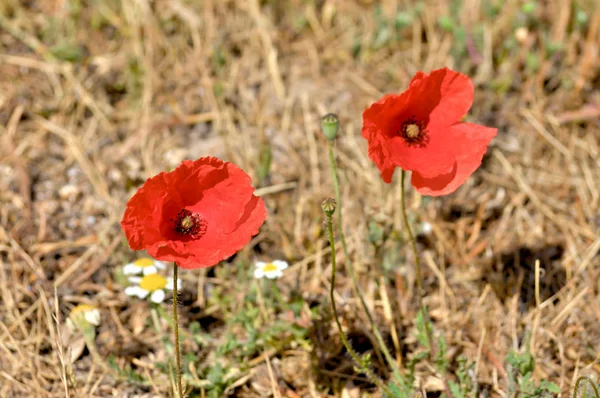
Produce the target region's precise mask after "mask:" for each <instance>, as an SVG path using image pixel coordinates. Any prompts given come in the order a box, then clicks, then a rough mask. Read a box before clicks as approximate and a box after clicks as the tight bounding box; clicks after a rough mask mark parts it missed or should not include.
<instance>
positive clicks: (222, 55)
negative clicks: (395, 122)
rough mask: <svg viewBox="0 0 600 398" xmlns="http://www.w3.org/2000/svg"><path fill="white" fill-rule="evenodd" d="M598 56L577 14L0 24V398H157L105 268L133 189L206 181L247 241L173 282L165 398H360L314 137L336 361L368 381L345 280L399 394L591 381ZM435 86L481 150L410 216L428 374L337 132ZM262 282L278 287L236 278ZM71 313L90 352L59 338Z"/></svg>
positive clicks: (130, 10) (583, 3)
mask: <svg viewBox="0 0 600 398" xmlns="http://www.w3.org/2000/svg"><path fill="white" fill-rule="evenodd" d="M599 43H600V6H599V4H598V2H597V1H596V0H538V1H523V0H506V1H502V0H439V1H407V0H405V1H402V0H395V1H394V0H389V1H383V0H382V1H368V0H363V1H350V0H348V1H346V0H344V1H342V0H324V1H316V0H302V1H300V0H290V1H268V0H265V1H259V0H247V1H228V0H201V1H192V0H154V1H152V0H89V1H84V0H21V1H18V0H2V2H1V3H0V142H1V143H0V265H1V267H0V292H1V300H0V349H1V351H2V354H1V357H2V360H1V361H0V396H2V397H64V396H71V397H80V396H81V397H84V396H85V397H88V396H90V397H159V396H168V395H169V394H170V392H169V391H170V389H171V380H172V370H171V368H170V362H169V361H170V358H171V356H172V353H173V343H172V336H171V330H172V329H171V328H170V326H169V322H168V319H169V316H168V315H169V314H170V308H169V302H170V297H167V299H166V300H165V303H163V304H159V305H156V304H153V303H149V302H148V301H144V300H140V299H138V298H136V297H129V296H127V295H125V293H124V289H125V287H126V286H127V284H128V282H127V279H126V278H123V275H122V267H123V266H124V265H125V264H127V263H130V262H131V261H133V260H135V259H136V258H138V257H141V256H142V255H143V253H134V252H132V251H131V250H130V249H129V248H128V245H127V241H126V239H125V237H124V234H123V233H122V231H121V229H120V225H119V222H120V219H121V217H122V214H123V211H124V207H125V203H126V201H127V200H128V199H129V197H130V196H131V195H132V194H133V192H134V191H135V189H136V188H137V187H138V186H140V185H141V183H143V181H144V180H145V179H146V178H148V177H150V176H152V175H154V174H156V173H158V172H160V171H163V170H171V169H173V168H174V167H176V166H177V165H178V164H179V163H180V162H181V161H182V160H184V159H196V158H199V157H201V156H207V155H210V156H217V157H220V158H222V159H224V160H227V161H233V162H235V163H237V164H238V165H239V166H240V167H241V168H242V169H244V170H245V171H246V172H248V173H249V174H250V175H251V176H252V178H253V181H254V184H255V186H256V187H257V188H258V192H259V193H260V194H261V195H262V196H263V198H264V200H265V203H266V205H267V208H268V211H269V217H268V219H267V221H266V223H265V225H264V226H263V227H262V229H261V232H260V234H259V235H257V237H256V238H254V239H253V240H252V242H251V243H250V244H249V245H248V246H247V247H246V248H245V249H244V250H242V251H241V252H240V253H238V254H237V255H236V256H234V257H233V258H232V259H230V260H229V261H227V262H225V263H222V264H220V265H218V266H216V267H213V268H210V269H204V270H193V271H185V272H182V273H181V274H182V277H183V287H182V290H181V301H182V306H181V315H180V316H181V319H180V324H181V325H182V328H183V329H184V330H185V331H186V332H185V333H184V336H183V352H184V354H185V357H184V372H185V380H186V383H187V384H188V386H189V388H190V396H193V397H204V396H209V397H220V396H240V397H259V396H274V397H334V396H342V397H352V398H353V397H360V396H374V397H375V396H380V395H379V393H377V392H376V391H375V388H374V386H373V385H372V384H371V383H370V382H369V381H368V380H367V379H366V378H365V377H364V375H360V374H357V373H356V372H355V371H354V369H353V364H352V362H351V360H350V357H349V356H348V354H347V353H346V351H345V350H344V348H343V346H342V344H341V342H340V338H339V335H338V333H337V329H336V328H335V326H334V323H333V322H332V318H331V313H330V309H329V302H328V299H327V291H328V287H329V273H330V248H329V245H328V243H327V241H326V238H325V236H324V234H323V228H322V227H323V224H322V222H323V216H322V212H321V208H320V203H321V202H322V201H323V200H324V199H325V198H326V197H327V196H331V195H333V188H332V185H331V177H330V172H329V169H328V158H327V145H326V140H325V138H324V137H323V136H322V135H321V132H320V117H321V116H322V115H324V114H325V113H328V112H335V113H337V114H338V115H339V117H340V120H341V126H342V127H341V131H340V134H339V136H338V139H337V141H336V157H337V161H338V165H339V167H340V179H341V184H342V186H341V189H342V195H343V197H344V198H345V201H344V202H343V206H342V208H343V211H344V215H345V220H344V225H343V226H342V227H343V228H344V231H345V233H346V239H347V241H348V244H349V249H350V258H345V257H344V256H342V255H341V254H340V253H338V258H339V263H340V266H341V270H340V275H339V278H338V283H337V286H336V292H337V293H336V294H337V300H338V305H339V307H340V310H341V312H342V315H343V326H344V328H346V330H347V333H348V334H349V336H350V340H351V343H352V345H353V346H354V347H355V349H356V350H357V351H359V352H360V353H361V354H371V358H372V359H371V365H372V368H373V369H374V371H375V372H376V373H377V374H379V375H380V376H381V377H383V378H386V379H387V378H388V377H389V372H388V370H387V367H386V366H385V363H384V362H383V361H382V359H381V354H380V353H379V351H378V349H377V348H376V347H374V343H373V336H372V333H371V331H370V330H369V328H368V327H367V326H366V325H368V322H366V318H365V314H364V312H363V311H362V310H361V306H360V303H359V302H358V301H357V299H356V297H355V295H354V294H353V291H352V288H351V284H350V282H349V279H348V278H347V276H346V275H347V274H346V272H345V265H346V264H347V263H348V261H352V262H353V263H354V265H355V267H356V268H357V271H358V274H359V282H360V286H361V288H362V289H363V291H364V292H365V295H366V298H367V302H368V305H369V306H370V307H371V309H372V312H373V314H374V316H375V319H376V322H377V324H378V325H379V327H380V329H381V331H382V333H383V334H384V337H385V338H386V341H387V342H388V344H389V347H390V350H391V351H392V353H393V354H394V355H395V356H396V359H397V361H398V362H399V363H401V364H402V369H403V372H404V374H405V375H406V377H407V380H409V381H408V382H407V383H408V385H409V386H413V387H412V388H413V389H414V392H415V393H416V392H421V393H423V394H427V396H432V397H437V396H440V395H441V394H443V393H444V391H445V385H444V380H449V381H451V382H452V385H453V386H458V387H452V395H453V396H454V397H459V396H465V397H466V396H502V397H506V396H514V395H515V394H517V391H519V390H521V391H522V392H521V394H525V393H524V392H523V391H528V393H530V395H527V396H541V394H545V393H547V392H553V393H554V394H565V396H568V395H567V394H569V393H570V391H572V385H573V383H574V381H575V379H576V378H577V377H578V376H581V375H586V376H589V377H592V378H593V379H594V380H595V378H596V376H597V373H598V372H599V371H600V364H599V362H598V361H599V357H598V353H599V352H600V330H599V328H598V325H599V324H600V322H599V321H600V301H599V289H600V285H599V283H598V281H599V280H600V279H599V273H600V256H599V254H598V251H599V249H600V238H599V237H598V235H599V234H598V231H599V230H600V212H599V209H600V168H599V166H600V146H599V143H600V90H599V88H600V73H599V72H600V63H599V62H598V59H599V51H600V49H599V46H600V44H599ZM444 66H448V67H450V68H452V69H455V70H458V71H461V72H463V73H466V74H468V75H469V76H470V77H471V78H472V79H473V81H474V83H475V86H476V89H475V103H474V104H473V107H472V109H471V111H470V112H469V114H468V116H467V120H468V121H472V122H475V123H480V124H485V125H488V126H492V127H496V128H498V136H497V137H496V138H495V139H494V141H493V142H492V145H491V146H490V148H489V149H488V153H487V154H486V156H485V158H484V162H483V165H482V167H481V168H480V169H479V170H478V171H477V172H476V173H475V174H474V175H473V176H472V177H471V178H470V179H469V181H468V182H467V183H466V184H465V185H464V186H463V187H461V188H460V189H459V190H458V191H457V192H456V193H454V194H453V195H451V196H448V197H443V198H427V197H420V196H419V195H418V194H417V193H415V192H414V191H412V190H409V208H410V211H411V217H412V222H413V225H414V226H415V228H416V231H417V232H418V248H419V251H420V253H421V259H422V261H423V266H424V269H423V272H424V288H425V292H426V297H425V303H426V304H427V306H428V307H429V309H430V313H431V317H432V321H433V324H434V328H435V333H436V341H437V340H438V339H439V341H443V342H444V343H443V345H442V343H440V347H443V348H440V349H441V351H442V352H443V353H444V356H443V361H441V363H438V362H436V361H432V360H430V359H421V360H420V361H418V363H417V365H416V366H415V367H414V369H412V370H411V369H410V367H409V366H408V365H409V364H410V362H411V360H412V359H415V358H416V357H418V354H419V353H420V352H423V347H422V344H421V343H420V339H419V332H418V330H417V328H416V324H415V316H416V313H417V310H418V308H417V306H416V299H415V295H414V292H415V287H414V282H415V273H414V256H413V255H412V252H411V250H410V246H409V245H407V244H406V242H407V241H406V239H407V235H406V233H405V231H404V230H403V227H402V220H401V213H400V201H399V198H400V186H399V184H398V182H397V181H395V182H394V183H393V184H391V185H386V184H384V183H383V182H382V181H381V180H380V178H379V173H378V171H377V168H376V167H375V165H374V164H373V163H372V162H371V161H370V160H369V158H368V156H367V150H366V147H367V146H366V141H365V140H364V139H363V138H362V137H361V135H360V128H361V123H362V111H363V110H364V109H365V108H366V107H367V106H368V105H369V104H371V103H372V102H373V101H375V100H377V99H378V98H379V97H380V96H381V95H382V94H384V93H392V92H400V91H403V90H404V89H406V87H407V84H408V82H409V81H410V78H411V77H412V76H413V75H414V73H415V72H417V71H420V70H422V71H425V72H429V71H430V70H432V69H435V68H440V67H444ZM396 178H397V177H396ZM276 259H280V260H285V261H287V262H289V264H290V267H289V268H288V269H287V270H285V271H284V276H283V277H282V278H280V279H278V280H255V279H254V278H253V269H254V262H255V261H259V260H260V261H272V260H276ZM536 259H537V260H539V264H540V267H539V272H537V273H536V270H535V267H534V263H535V260H536ZM167 272H170V271H169V270H167ZM82 303H83V304H89V305H91V306H95V307H97V309H98V310H99V313H100V315H101V322H99V325H98V326H95V325H92V327H88V328H87V329H86V328H79V329H78V328H77V327H73V322H67V320H68V319H73V316H72V310H73V309H74V308H76V306H77V305H78V304H82ZM88 326H89V325H88ZM549 383H553V384H552V386H551V387H548V386H550V384H549ZM535 394H537V395H535ZM409 396H410V395H409ZM523 396H525V395H523Z"/></svg>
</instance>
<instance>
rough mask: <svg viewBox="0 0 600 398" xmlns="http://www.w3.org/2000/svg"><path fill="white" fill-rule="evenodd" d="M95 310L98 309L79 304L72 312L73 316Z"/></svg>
mask: <svg viewBox="0 0 600 398" xmlns="http://www.w3.org/2000/svg"><path fill="white" fill-rule="evenodd" d="M94 309H96V307H94V306H93V305H89V304H79V305H77V307H75V308H73V311H71V314H77V313H79V312H87V311H92V310H94Z"/></svg>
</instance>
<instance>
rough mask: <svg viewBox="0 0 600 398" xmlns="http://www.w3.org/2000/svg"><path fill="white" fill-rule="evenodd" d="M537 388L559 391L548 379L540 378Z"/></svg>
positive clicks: (553, 391)
mask: <svg viewBox="0 0 600 398" xmlns="http://www.w3.org/2000/svg"><path fill="white" fill-rule="evenodd" d="M538 389H539V390H542V391H548V392H551V393H554V394H558V393H560V387H559V386H558V385H556V384H555V383H552V382H551V381H548V380H542V381H541V382H540V386H539V387H538Z"/></svg>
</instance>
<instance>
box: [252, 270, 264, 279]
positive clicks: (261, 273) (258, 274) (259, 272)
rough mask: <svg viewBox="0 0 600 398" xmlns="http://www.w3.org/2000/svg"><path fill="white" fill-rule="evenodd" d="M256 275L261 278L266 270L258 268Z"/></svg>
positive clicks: (255, 271)
mask: <svg viewBox="0 0 600 398" xmlns="http://www.w3.org/2000/svg"><path fill="white" fill-rule="evenodd" d="M254 277H255V278H256V279H261V278H264V277H265V272H264V271H263V269H262V268H257V269H255V270H254Z"/></svg>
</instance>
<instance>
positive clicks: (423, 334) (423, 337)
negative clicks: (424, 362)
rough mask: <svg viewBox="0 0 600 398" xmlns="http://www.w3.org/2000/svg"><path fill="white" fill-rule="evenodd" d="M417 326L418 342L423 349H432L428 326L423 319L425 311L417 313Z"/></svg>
mask: <svg viewBox="0 0 600 398" xmlns="http://www.w3.org/2000/svg"><path fill="white" fill-rule="evenodd" d="M415 324H416V327H417V341H418V342H419V344H421V345H422V346H423V347H425V348H427V349H429V348H430V347H429V339H428V338H427V325H426V324H425V320H424V319H423V311H419V312H418V313H417V318H416V320H415Z"/></svg>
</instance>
